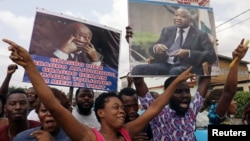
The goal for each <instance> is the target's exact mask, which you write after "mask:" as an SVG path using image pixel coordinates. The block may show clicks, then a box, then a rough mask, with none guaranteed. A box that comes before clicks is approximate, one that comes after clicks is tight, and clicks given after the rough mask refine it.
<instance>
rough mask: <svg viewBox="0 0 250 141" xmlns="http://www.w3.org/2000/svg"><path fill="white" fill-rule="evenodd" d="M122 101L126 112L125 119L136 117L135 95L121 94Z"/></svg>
mask: <svg viewBox="0 0 250 141" xmlns="http://www.w3.org/2000/svg"><path fill="white" fill-rule="evenodd" d="M122 103H123V107H124V111H125V113H126V121H132V120H134V119H136V118H137V116H138V114H137V112H138V109H139V105H138V101H137V97H136V95H133V96H127V95H123V96H122Z"/></svg>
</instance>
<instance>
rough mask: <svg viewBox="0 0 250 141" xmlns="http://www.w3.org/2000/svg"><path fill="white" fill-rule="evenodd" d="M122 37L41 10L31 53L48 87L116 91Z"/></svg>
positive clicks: (86, 23) (111, 30) (76, 19)
mask: <svg viewBox="0 0 250 141" xmlns="http://www.w3.org/2000/svg"><path fill="white" fill-rule="evenodd" d="M120 37H121V31H120V30H117V29H114V28H111V27H107V26H103V25H99V24H96V23H92V22H89V21H87V20H83V19H80V18H75V17H71V16H67V15H65V14H61V13H60V14H59V13H55V12H51V11H47V10H44V9H37V11H36V17H35V21H34V27H33V32H32V37H31V42H30V48H29V53H30V54H31V55H32V58H33V60H34V62H35V64H36V65H37V68H38V69H39V71H40V74H41V75H42V77H43V79H44V80H45V81H46V83H47V84H48V85H58V86H69V87H85V88H93V89H96V90H104V91H116V90H117V81H118V79H117V78H118V65H119V62H118V60H119V47H120ZM23 81H24V82H29V78H28V77H27V75H24V78H23Z"/></svg>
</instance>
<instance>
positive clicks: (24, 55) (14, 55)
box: [3, 39, 33, 68]
mask: <svg viewBox="0 0 250 141" xmlns="http://www.w3.org/2000/svg"><path fill="white" fill-rule="evenodd" d="M3 41H4V42H5V43H7V44H9V45H10V46H9V47H8V49H9V51H11V54H10V56H9V58H10V59H11V60H12V61H13V62H15V63H17V64H18V65H21V66H23V67H24V68H25V67H26V66H27V65H29V64H30V62H33V60H32V58H31V56H30V54H29V53H28V51H27V50H26V49H25V48H23V47H21V46H20V45H18V44H16V43H15V42H13V41H11V40H8V39H3Z"/></svg>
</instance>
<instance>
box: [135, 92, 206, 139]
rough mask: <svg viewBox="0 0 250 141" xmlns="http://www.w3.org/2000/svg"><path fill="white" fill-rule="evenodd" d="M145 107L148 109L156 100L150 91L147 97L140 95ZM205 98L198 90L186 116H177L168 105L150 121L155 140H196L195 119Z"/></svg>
mask: <svg viewBox="0 0 250 141" xmlns="http://www.w3.org/2000/svg"><path fill="white" fill-rule="evenodd" d="M139 99H140V101H141V104H142V106H143V108H145V109H147V107H149V105H150V104H151V103H152V102H153V101H154V98H153V97H152V95H151V94H150V93H149V92H148V93H147V94H146V96H145V97H139ZM203 102H204V98H203V97H202V96H201V95H200V93H199V92H196V94H195V97H194V99H193V100H192V101H191V103H190V105H189V109H188V111H187V113H186V114H185V116H184V117H180V116H177V115H176V114H175V111H174V110H172V109H171V108H170V107H169V106H168V105H166V106H165V108H164V109H163V110H162V111H161V112H160V113H159V114H158V115H157V116H156V117H155V118H153V119H152V121H151V122H150V125H151V128H152V131H153V137H154V141H194V140H195V135H194V132H195V121H196V116H197V114H198V112H199V111H200V109H201V106H202V104H203Z"/></svg>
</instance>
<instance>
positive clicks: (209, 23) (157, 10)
mask: <svg viewBox="0 0 250 141" xmlns="http://www.w3.org/2000/svg"><path fill="white" fill-rule="evenodd" d="M128 16H129V25H130V27H131V28H132V32H133V37H132V38H131V40H130V72H131V76H143V77H145V76H176V75H179V74H180V73H182V72H183V71H184V70H186V69H187V68H189V67H190V66H192V70H191V72H192V73H195V74H196V75H200V76H204V75H205V76H207V75H211V76H216V75H218V71H219V67H218V54H217V47H216V45H217V41H216V33H215V22H214V14H213V9H212V8H211V7H206V6H196V5H187V4H179V3H174V2H162V1H158V0H129V1H128Z"/></svg>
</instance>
